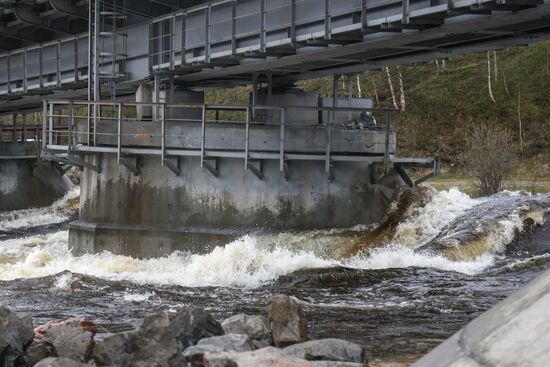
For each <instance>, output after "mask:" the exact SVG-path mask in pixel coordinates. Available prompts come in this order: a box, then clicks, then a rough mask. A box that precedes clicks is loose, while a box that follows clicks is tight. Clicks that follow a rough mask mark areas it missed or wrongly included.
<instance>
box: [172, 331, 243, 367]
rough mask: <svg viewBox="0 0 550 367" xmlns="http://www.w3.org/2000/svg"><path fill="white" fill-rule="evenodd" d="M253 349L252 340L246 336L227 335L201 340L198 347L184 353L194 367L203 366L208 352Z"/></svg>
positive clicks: (188, 349)
mask: <svg viewBox="0 0 550 367" xmlns="http://www.w3.org/2000/svg"><path fill="white" fill-rule="evenodd" d="M252 349H253V345H252V343H251V342H250V338H249V337H248V335H245V334H227V335H222V336H213V337H211V338H206V339H202V340H200V341H199V342H198V343H197V345H193V346H191V347H189V348H187V349H186V350H185V351H184V352H183V358H184V359H185V361H187V362H190V363H191V364H192V365H193V366H203V356H204V353H207V352H247V351H250V350H252Z"/></svg>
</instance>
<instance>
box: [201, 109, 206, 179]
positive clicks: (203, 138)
mask: <svg viewBox="0 0 550 367" xmlns="http://www.w3.org/2000/svg"><path fill="white" fill-rule="evenodd" d="M205 144H206V105H205V104H203V105H202V118H201V168H204V150H205Z"/></svg>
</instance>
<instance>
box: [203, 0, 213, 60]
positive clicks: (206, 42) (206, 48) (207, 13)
mask: <svg viewBox="0 0 550 367" xmlns="http://www.w3.org/2000/svg"><path fill="white" fill-rule="evenodd" d="M211 14H212V5H211V4H208V6H207V7H206V9H204V18H205V20H206V24H205V29H204V30H205V32H204V33H205V40H204V62H205V63H206V64H208V63H209V62H210V15H211Z"/></svg>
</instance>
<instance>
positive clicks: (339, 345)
mask: <svg viewBox="0 0 550 367" xmlns="http://www.w3.org/2000/svg"><path fill="white" fill-rule="evenodd" d="M283 352H284V353H285V354H286V355H288V356H291V357H296V358H302V359H307V360H310V361H341V362H358V363H363V362H366V357H365V348H363V347H362V346H360V345H358V344H355V343H351V342H348V341H345V340H341V339H332V338H330V339H321V340H311V341H307V342H305V343H300V344H294V345H291V346H289V347H286V348H284V349H283Z"/></svg>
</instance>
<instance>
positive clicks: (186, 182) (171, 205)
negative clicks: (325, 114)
mask: <svg viewBox="0 0 550 367" xmlns="http://www.w3.org/2000/svg"><path fill="white" fill-rule="evenodd" d="M86 159H87V160H88V161H89V162H90V163H92V164H95V165H98V166H99V167H100V172H101V173H98V172H96V171H94V170H91V169H88V168H85V169H84V171H83V173H82V181H81V212H80V220H79V221H78V222H73V223H72V224H71V226H70V230H69V241H70V244H71V246H72V248H73V251H74V252H75V253H84V252H100V251H102V250H109V251H112V252H114V253H118V254H124V255H130V256H135V257H154V256H159V255H165V254H166V253H169V252H172V251H174V250H188V251H191V252H193V253H204V252H207V251H209V250H211V248H212V246H216V245H222V244H226V243H228V242H229V241H230V240H231V239H234V238H235V237H237V236H239V235H241V234H243V233H246V232H250V231H255V230H262V229H269V230H285V229H292V230H308V229H320V228H334V227H351V226H353V225H356V224H363V223H372V222H376V221H379V220H380V219H381V218H382V216H383V215H384V213H385V210H386V208H387V206H388V205H389V203H390V202H391V199H392V196H393V194H394V191H395V190H396V189H398V188H399V187H400V186H401V185H403V181H402V179H401V178H400V176H399V175H398V174H397V173H395V172H394V171H393V170H392V171H390V173H389V174H388V175H386V176H385V177H384V178H383V179H382V180H380V181H379V182H378V183H371V182H372V181H373V180H372V179H371V175H373V169H372V167H371V168H369V164H368V163H366V162H341V163H339V164H337V165H335V167H334V171H333V174H334V179H333V180H329V179H328V178H327V176H326V174H325V169H324V168H325V167H324V162H322V161H321V162H308V161H293V162H290V163H289V166H288V175H287V177H286V179H284V178H283V177H281V172H280V170H279V162H278V161H264V162H263V163H262V176H263V177H262V179H261V180H260V179H259V178H258V177H257V176H256V175H254V174H253V173H252V172H250V171H247V170H245V168H244V163H243V160H242V159H234V158H223V159H219V160H218V161H217V163H216V166H217V167H216V169H217V171H218V172H219V175H218V176H217V177H216V176H214V175H213V174H212V173H211V172H209V171H208V170H206V169H203V168H201V166H200V163H199V159H198V158H195V157H183V158H181V159H180V162H179V167H180V171H181V174H180V175H179V176H176V175H175V174H174V173H173V172H172V171H171V170H169V169H167V168H166V167H162V166H161V165H160V162H159V159H158V158H157V157H151V156H137V157H133V158H132V159H133V161H134V162H135V163H136V166H137V167H138V169H139V174H137V175H136V174H134V173H133V172H131V171H130V170H129V169H128V168H127V167H125V166H123V165H119V164H118V163H117V157H116V155H114V154H100V155H95V156H89V157H88V158H86ZM376 170H377V169H375V170H374V171H376Z"/></svg>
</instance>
